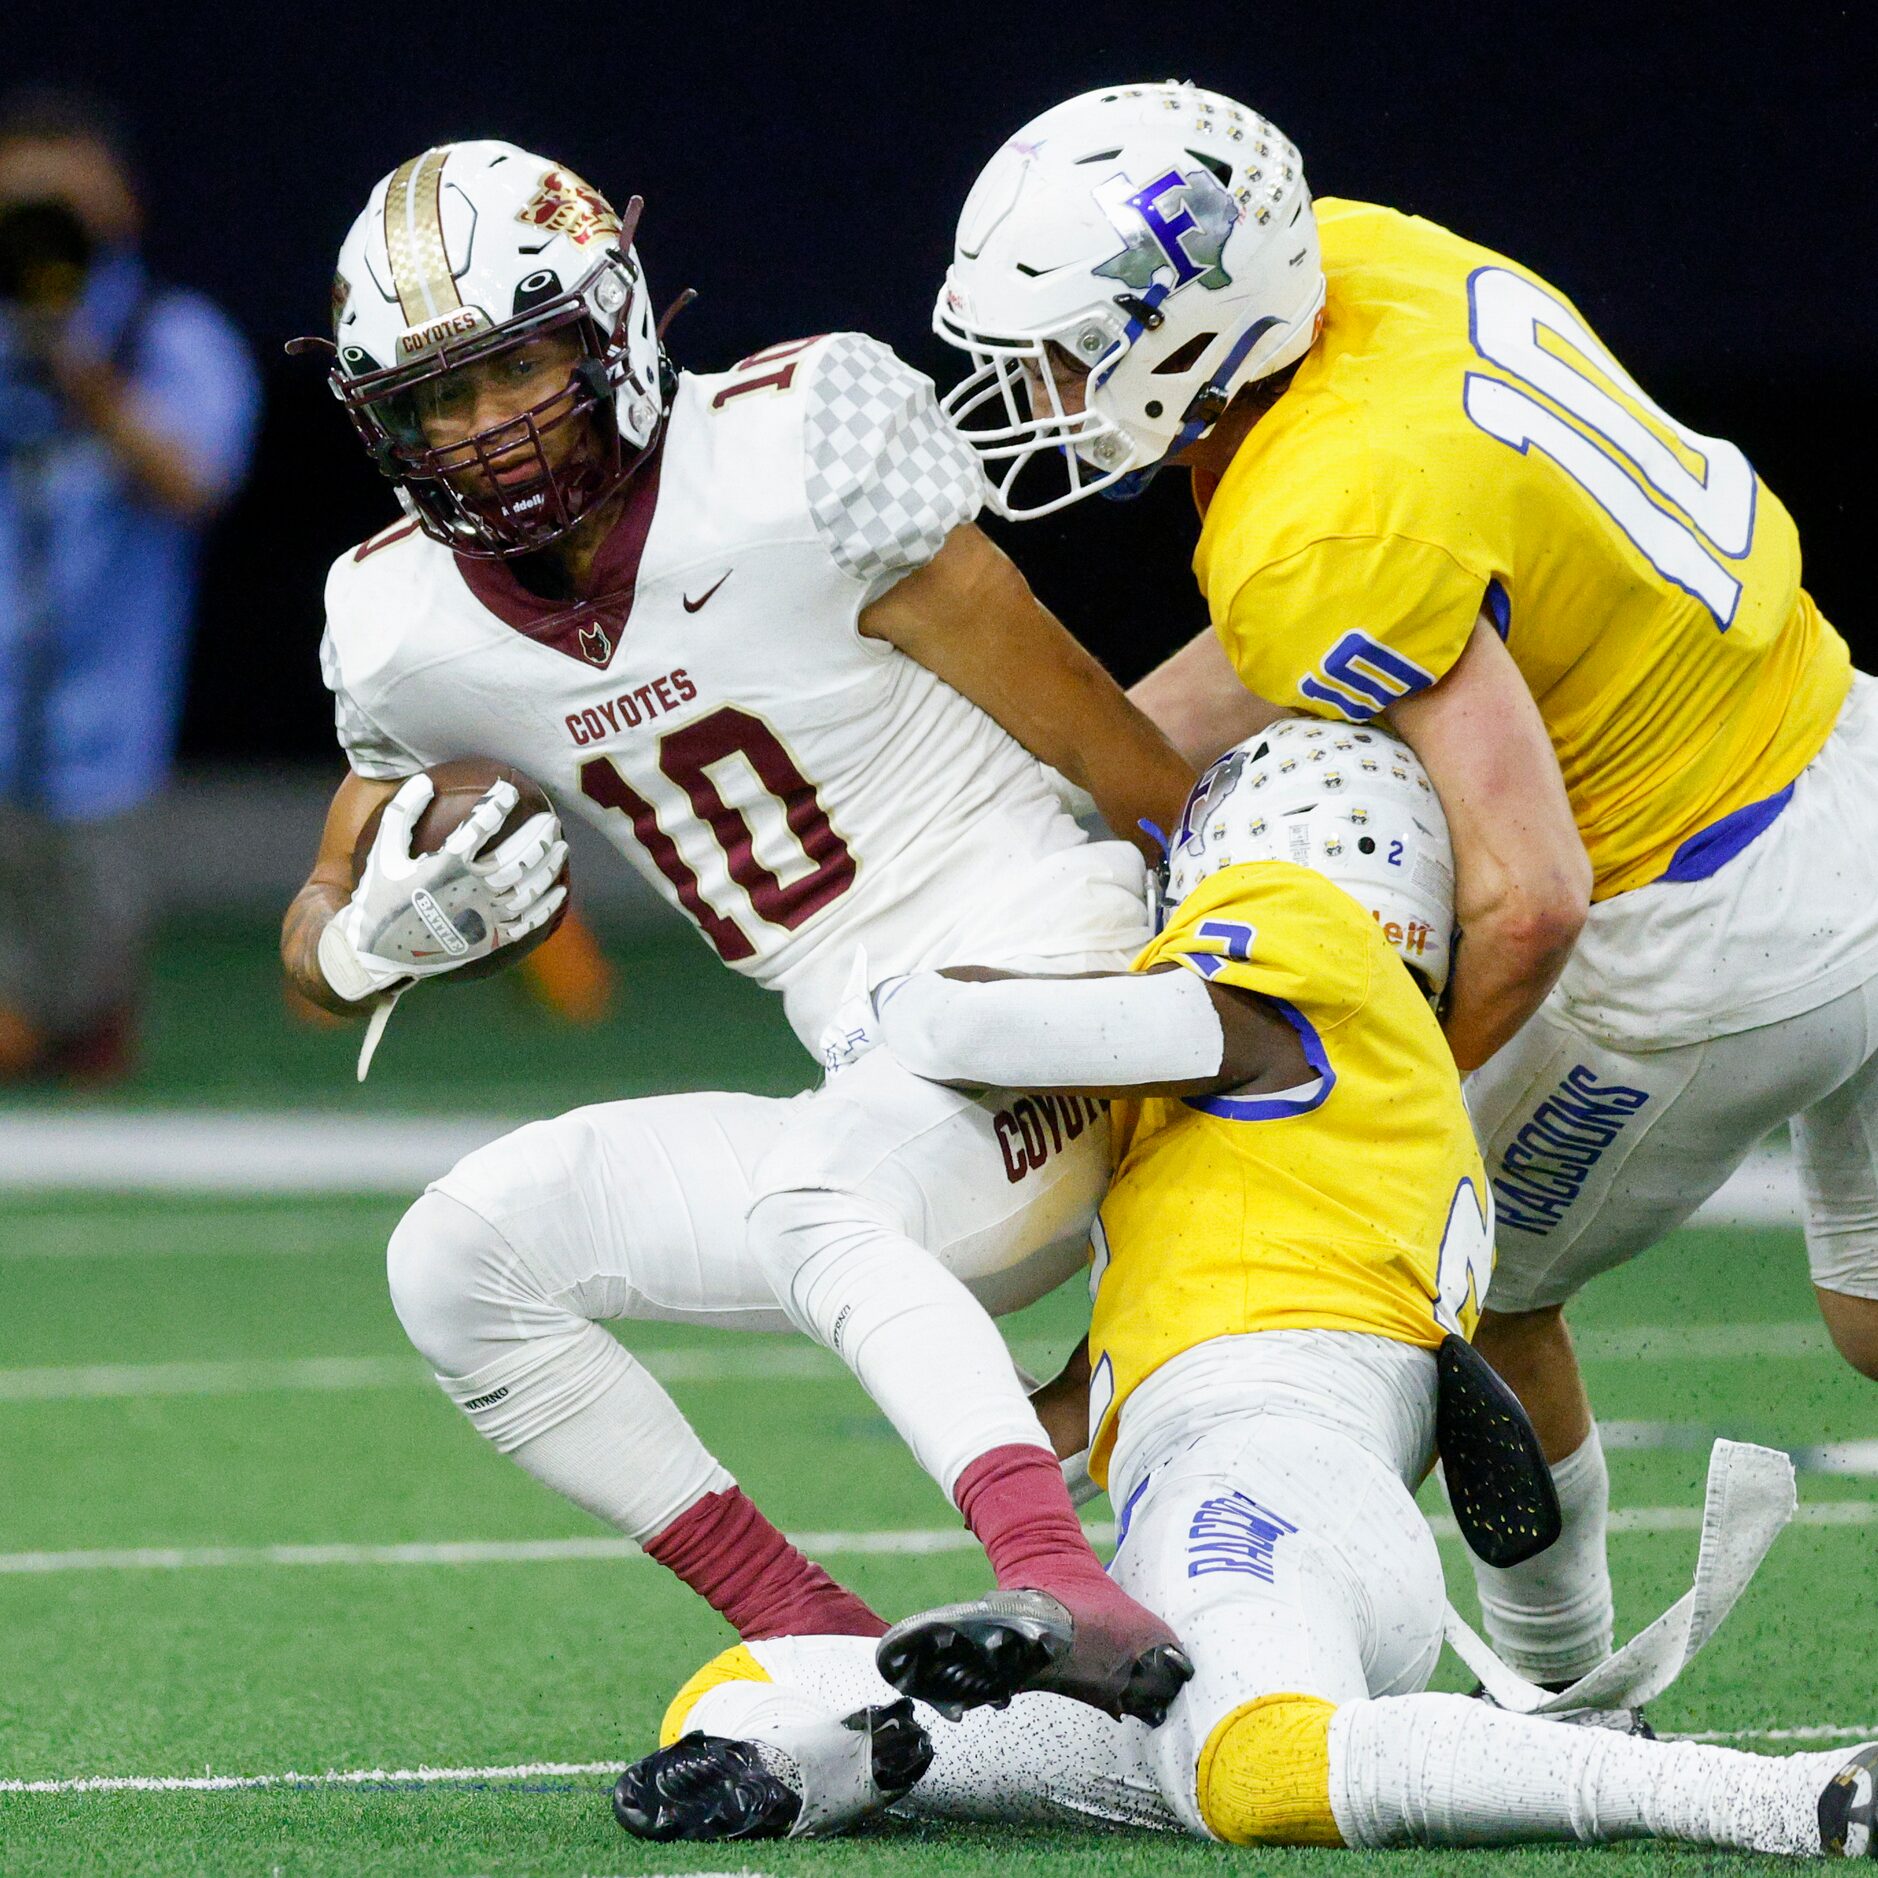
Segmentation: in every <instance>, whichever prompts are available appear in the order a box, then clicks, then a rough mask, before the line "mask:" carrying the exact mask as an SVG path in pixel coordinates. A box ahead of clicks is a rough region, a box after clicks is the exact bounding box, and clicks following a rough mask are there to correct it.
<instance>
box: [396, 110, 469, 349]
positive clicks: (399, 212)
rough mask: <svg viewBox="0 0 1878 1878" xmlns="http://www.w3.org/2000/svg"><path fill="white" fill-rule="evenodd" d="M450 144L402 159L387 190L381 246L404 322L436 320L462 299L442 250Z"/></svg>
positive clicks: (409, 323)
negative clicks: (388, 257)
mask: <svg viewBox="0 0 1878 1878" xmlns="http://www.w3.org/2000/svg"><path fill="white" fill-rule="evenodd" d="M449 155H450V146H449V145H448V144H442V145H439V146H438V147H437V148H436V149H434V150H426V151H425V152H424V154H423V155H422V156H415V157H413V158H412V159H411V160H410V162H408V163H404V164H400V165H399V167H398V169H397V170H396V172H395V173H394V174H393V176H392V178H391V181H390V183H389V184H388V185H387V186H386V189H385V246H386V248H387V249H388V250H389V251H390V254H391V284H392V286H393V287H394V288H396V289H397V294H398V305H399V306H400V307H401V308H402V309H403V311H404V321H405V324H406V325H407V326H416V325H418V324H419V323H421V322H424V321H429V320H435V319H436V318H438V317H439V316H440V315H441V314H444V313H448V312H451V311H453V310H454V309H455V308H457V307H460V306H461V305H462V304H463V296H462V295H461V294H460V293H458V292H457V286H456V282H455V280H454V279H452V278H451V274H450V257H449V255H448V254H447V253H445V251H444V245H443V216H442V212H441V196H442V186H443V166H444V163H445V161H446V159H447V158H448V157H449Z"/></svg>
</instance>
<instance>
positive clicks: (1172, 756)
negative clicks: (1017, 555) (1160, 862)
mask: <svg viewBox="0 0 1878 1878" xmlns="http://www.w3.org/2000/svg"><path fill="white" fill-rule="evenodd" d="M861 631H862V632H863V633H865V634H866V635H867V636H868V637H869V638H871V639H884V640H886V641H887V642H888V643H889V644H890V645H894V646H897V647H899V649H900V650H901V651H902V652H904V653H905V654H906V655H907V656H908V657H909V658H913V659H917V660H918V661H919V663H920V664H922V665H923V666H925V667H926V669H927V670H928V671H930V672H932V673H934V674H935V675H936V676H938V677H940V678H943V679H944V680H945V682H946V683H947V684H948V685H950V686H951V687H952V688H953V690H954V691H957V692H961V693H962V694H963V695H964V696H965V697H967V698H969V699H970V700H971V701H972V702H973V703H974V704H976V705H977V706H978V707H979V708H980V709H981V710H983V711H985V712H986V713H988V714H989V715H990V716H991V717H993V718H995V719H996V720H997V722H998V723H1000V724H1001V725H1003V727H1004V728H1005V729H1006V730H1008V731H1009V732H1010V733H1011V735H1012V736H1013V737H1015V738H1016V739H1017V741H1018V742H1019V743H1021V744H1022V745H1023V746H1024V747H1025V749H1027V750H1029V751H1030V752H1031V754H1032V755H1033V756H1036V757H1039V758H1040V759H1041V760H1042V761H1043V762H1045V763H1047V764H1049V765H1050V767H1051V768H1052V769H1055V770H1058V771H1060V772H1061V773H1062V774H1063V775H1064V776H1067V777H1068V778H1069V780H1070V781H1071V782H1072V783H1074V784H1075V785H1076V786H1077V787H1078V788H1080V789H1085V790H1087V791H1088V793H1089V794H1090V795H1091V796H1092V797H1094V799H1095V804H1096V807H1097V808H1098V809H1099V810H1100V811H1101V813H1102V819H1103V820H1104V821H1106V822H1107V823H1108V825H1109V827H1110V828H1112V829H1113V830H1114V831H1115V833H1116V834H1118V835H1124V836H1126V837H1127V838H1128V839H1129V840H1131V841H1133V842H1134V843H1135V845H1136V846H1137V847H1139V848H1141V849H1142V850H1143V852H1144V853H1147V854H1149V855H1150V856H1154V855H1156V854H1157V852H1158V851H1157V850H1156V848H1155V845H1154V843H1153V841H1152V838H1151V837H1149V836H1146V835H1144V834H1143V833H1142V832H1141V828H1140V824H1141V823H1142V822H1144V821H1150V822H1155V823H1158V824H1159V825H1160V826H1161V827H1163V828H1171V827H1173V825H1174V824H1175V822H1176V821H1178V820H1179V817H1180V809H1181V805H1182V803H1184V802H1185V801H1186V799H1187V791H1188V790H1189V789H1191V788H1192V787H1193V780H1194V769H1193V766H1192V765H1191V764H1190V763H1188V762H1187V761H1186V760H1185V758H1183V757H1182V756H1181V755H1180V753H1179V752H1178V751H1177V750H1176V749H1175V748H1174V746H1173V745H1172V744H1171V743H1169V742H1168V741H1167V739H1166V738H1165V737H1163V736H1162V735H1161V733H1160V732H1159V731H1158V730H1156V729H1155V727H1154V726H1153V725H1152V724H1151V723H1150V722H1149V721H1148V720H1147V718H1146V717H1144V716H1143V715H1142V714H1141V712H1140V711H1138V710H1136V708H1135V707H1134V706H1133V705H1132V704H1130V703H1129V702H1128V700H1127V698H1126V697H1125V696H1124V695H1123V693H1122V690H1121V687H1120V686H1119V685H1117V684H1116V682H1115V681H1114V679H1112V678H1111V677H1110V676H1109V675H1108V673H1107V672H1105V671H1104V670H1103V669H1102V667H1101V665H1100V664H1098V663H1097V661H1096V660H1095V659H1094V658H1093V657H1092V656H1091V655H1090V654H1089V653H1088V652H1086V651H1085V650H1084V649H1083V648H1082V647H1081V646H1080V645H1078V644H1077V643H1076V641H1075V640H1074V639H1072V638H1071V637H1070V635H1069V634H1068V633H1067V632H1066V631H1065V630H1064V629H1063V627H1062V625H1061V624H1060V623H1059V622H1058V620H1057V619H1056V617H1055V616H1054V615H1053V614H1052V613H1051V612H1050V611H1049V609H1048V608H1047V607H1045V606H1044V605H1043V603H1042V602H1041V601H1040V600H1038V598H1037V596H1036V595H1035V594H1033V593H1032V592H1031V591H1030V584H1029V582H1027V581H1026V580H1025V579H1024V576H1023V575H1022V574H1021V573H1020V572H1019V571H1018V569H1017V567H1016V566H1015V565H1014V564H1013V562H1012V561H1011V560H1010V558H1009V557H1008V556H1007V555H1006V554H1005V553H1004V552H1003V550H1002V549H1000V548H999V547H998V546H997V544H996V543H995V542H993V541H992V540H991V538H990V537H989V536H988V535H986V534H985V533H984V532H983V531H982V530H980V529H979V528H978V527H977V526H976V525H975V524H973V523H970V522H966V523H963V524H961V525H960V526H959V527H957V528H955V529H953V531H952V532H951V534H949V535H948V536H947V537H946V542H945V546H944V547H943V548H941V549H940V550H939V552H938V554H936V555H935V556H934V557H933V559H932V560H930V561H929V562H927V564H926V565H925V566H924V567H921V568H918V569H916V570H915V571H914V572H913V573H911V574H908V575H907V576H906V577H905V579H903V580H901V581H900V582H899V583H898V584H897V585H896V586H894V587H893V588H891V589H890V590H889V591H888V592H887V593H885V594H883V595H882V596H881V598H880V599H878V600H876V601H875V602H874V603H873V605H872V606H870V607H869V608H868V609H867V610H866V611H865V612H864V613H863V614H862V615H861Z"/></svg>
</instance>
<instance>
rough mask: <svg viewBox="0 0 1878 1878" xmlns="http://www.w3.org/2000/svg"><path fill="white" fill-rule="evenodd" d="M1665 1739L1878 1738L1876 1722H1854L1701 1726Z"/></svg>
mask: <svg viewBox="0 0 1878 1878" xmlns="http://www.w3.org/2000/svg"><path fill="white" fill-rule="evenodd" d="M1664 1739H1665V1740H1668V1741H1878V1722H1854V1723H1853V1724H1852V1725H1851V1726H1849V1727H1844V1726H1841V1725H1840V1724H1839V1723H1837V1722H1827V1723H1823V1724H1821V1725H1819V1726H1816V1727H1810V1728H1703V1729H1700V1730H1698V1731H1696V1732H1693V1733H1690V1734H1672V1735H1666V1736H1665V1737H1664Z"/></svg>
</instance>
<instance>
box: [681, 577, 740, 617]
mask: <svg viewBox="0 0 1878 1878" xmlns="http://www.w3.org/2000/svg"><path fill="white" fill-rule="evenodd" d="M736 571H737V570H736V569H735V568H734V567H732V568H726V569H725V570H724V572H723V573H722V574H720V575H719V576H718V578H717V581H716V584H715V585H713V586H709V587H706V588H705V590H704V591H703V592H702V593H701V594H699V595H698V597H697V598H696V599H695V600H694V599H692V597H691V596H690V595H689V594H682V595H680V598H681V599H683V601H684V603H685V611H686V612H687V613H695V612H696V611H697V610H698V608H699V607H701V606H702V605H703V604H704V603H705V601H707V600H708V599H709V598H710V597H711V595H712V594H714V593H715V592H716V591H717V589H718V588H719V587H721V586H722V585H723V584H724V582H725V581H727V580H728V579H729V578H730V577H731V575H732V574H734V573H735V572H736Z"/></svg>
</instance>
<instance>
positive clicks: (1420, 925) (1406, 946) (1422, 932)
mask: <svg viewBox="0 0 1878 1878" xmlns="http://www.w3.org/2000/svg"><path fill="white" fill-rule="evenodd" d="M1369 916H1370V918H1371V919H1373V920H1374V921H1375V922H1376V924H1377V925H1378V926H1380V927H1381V928H1382V936H1383V937H1384V938H1385V939H1387V940H1388V941H1389V943H1390V944H1391V945H1392V946H1400V947H1401V948H1402V950H1403V951H1404V952H1413V953H1414V954H1415V956H1416V957H1417V958H1420V957H1421V955H1422V954H1423V953H1424V952H1426V951H1427V950H1428V939H1429V935H1430V932H1431V928H1430V927H1429V924H1428V922H1427V921H1426V920H1421V919H1412V920H1410V921H1409V923H1408V924H1407V925H1406V926H1404V925H1403V924H1402V922H1401V921H1400V920H1399V919H1384V918H1383V916H1382V915H1381V914H1380V913H1379V912H1377V910H1376V909H1375V908H1374V907H1373V906H1372V907H1371V908H1370V909H1369Z"/></svg>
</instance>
